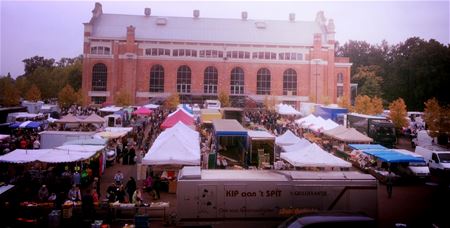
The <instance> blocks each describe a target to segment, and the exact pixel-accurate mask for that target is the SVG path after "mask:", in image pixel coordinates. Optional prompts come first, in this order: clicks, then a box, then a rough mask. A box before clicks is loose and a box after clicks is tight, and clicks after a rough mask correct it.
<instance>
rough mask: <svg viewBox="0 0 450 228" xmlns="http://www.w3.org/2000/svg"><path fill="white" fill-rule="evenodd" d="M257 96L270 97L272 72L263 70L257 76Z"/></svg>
mask: <svg viewBox="0 0 450 228" xmlns="http://www.w3.org/2000/svg"><path fill="white" fill-rule="evenodd" d="M256 94H259V95H270V71H269V70H268V69H267V68H261V69H259V70H258V73H257V74H256Z"/></svg>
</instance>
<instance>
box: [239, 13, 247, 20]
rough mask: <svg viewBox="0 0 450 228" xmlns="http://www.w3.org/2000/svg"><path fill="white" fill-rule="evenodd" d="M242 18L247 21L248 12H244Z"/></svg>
mask: <svg viewBox="0 0 450 228" xmlns="http://www.w3.org/2000/svg"><path fill="white" fill-rule="evenodd" d="M241 17H242V20H244V21H246V20H247V18H248V13H247V11H243V12H242V13H241Z"/></svg>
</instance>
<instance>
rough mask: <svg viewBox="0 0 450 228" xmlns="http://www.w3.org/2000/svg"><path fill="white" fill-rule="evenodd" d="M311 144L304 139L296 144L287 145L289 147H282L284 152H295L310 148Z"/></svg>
mask: <svg viewBox="0 0 450 228" xmlns="http://www.w3.org/2000/svg"><path fill="white" fill-rule="evenodd" d="M310 145H311V143H310V142H309V141H308V140H306V139H300V141H299V142H298V143H296V144H293V145H289V146H282V148H283V151H284V152H295V151H299V150H302V149H304V148H306V147H308V146H310Z"/></svg>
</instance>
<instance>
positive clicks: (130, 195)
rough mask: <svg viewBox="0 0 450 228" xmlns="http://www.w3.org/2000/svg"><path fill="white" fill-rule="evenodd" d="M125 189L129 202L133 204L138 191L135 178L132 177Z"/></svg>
mask: <svg viewBox="0 0 450 228" xmlns="http://www.w3.org/2000/svg"><path fill="white" fill-rule="evenodd" d="M125 188H126V190H127V193H128V198H129V201H130V202H133V193H134V192H135V191H136V181H135V180H134V178H133V177H130V179H129V180H128V181H127V184H126V186H125Z"/></svg>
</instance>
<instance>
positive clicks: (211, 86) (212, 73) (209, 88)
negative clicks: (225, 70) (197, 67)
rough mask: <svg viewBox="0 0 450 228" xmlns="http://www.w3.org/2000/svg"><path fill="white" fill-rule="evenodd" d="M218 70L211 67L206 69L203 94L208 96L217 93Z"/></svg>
mask: <svg viewBox="0 0 450 228" xmlns="http://www.w3.org/2000/svg"><path fill="white" fill-rule="evenodd" d="M217 75H218V74H217V69H216V68H215V67H213V66H209V67H207V68H206V69H205V73H204V81H203V92H204V93H208V94H216V93H217Z"/></svg>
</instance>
